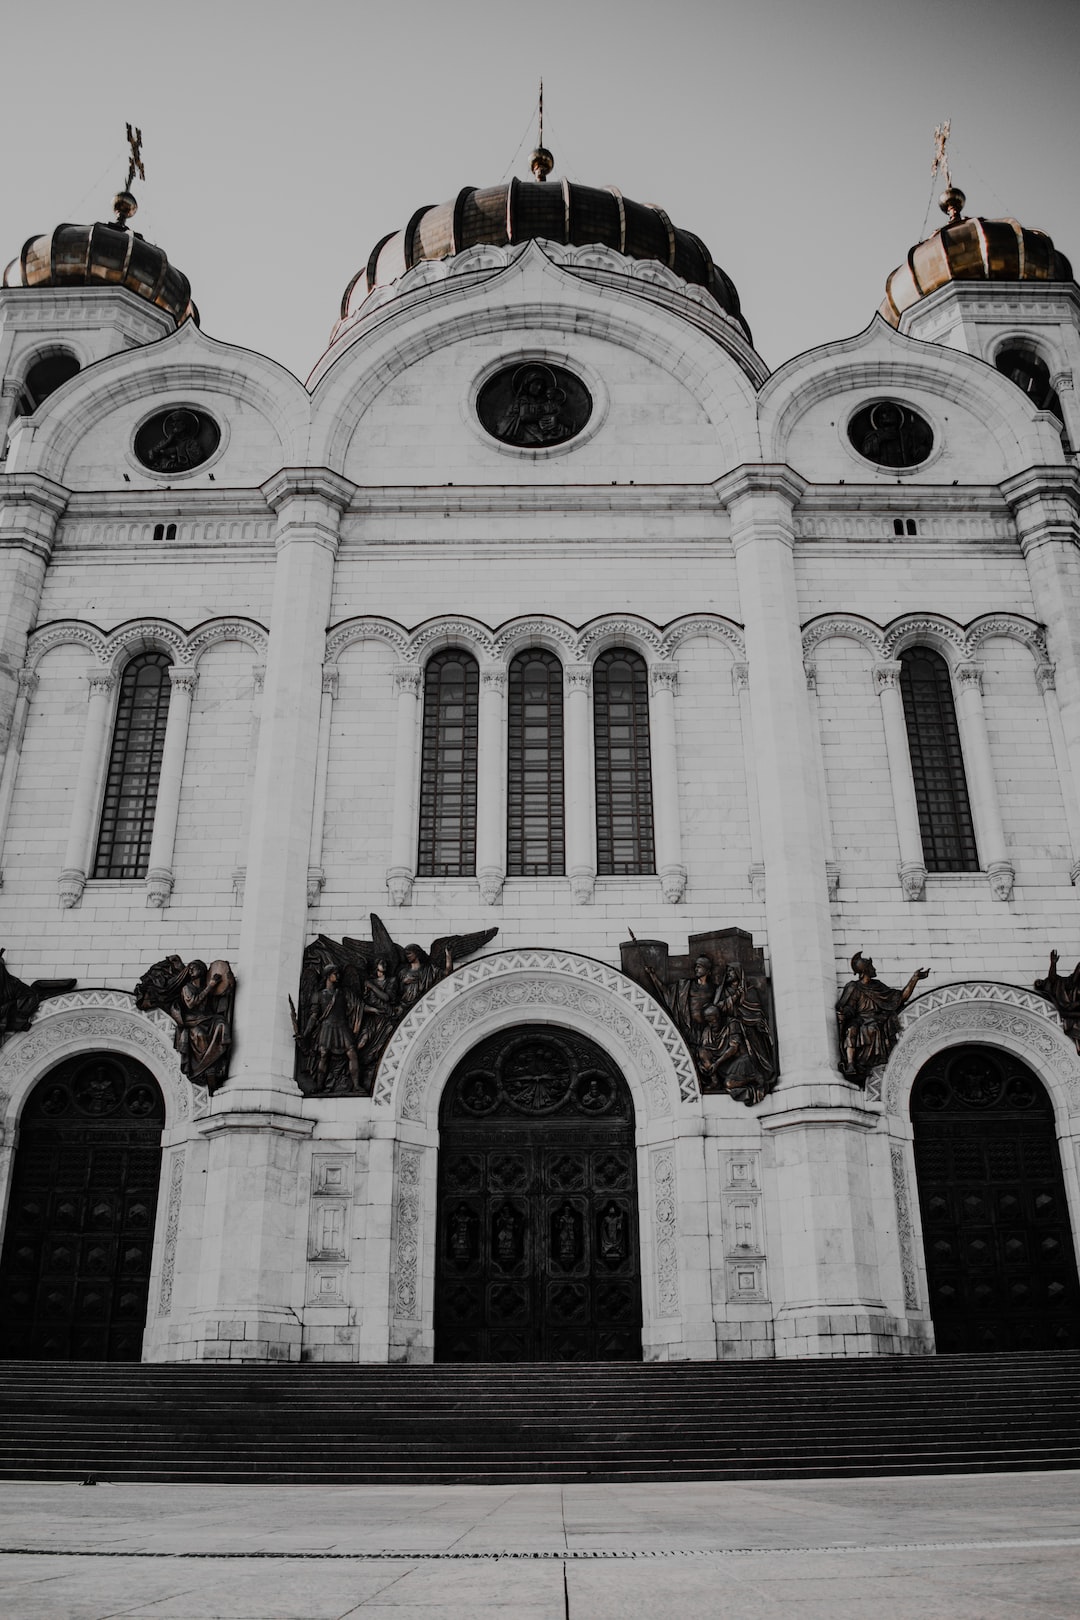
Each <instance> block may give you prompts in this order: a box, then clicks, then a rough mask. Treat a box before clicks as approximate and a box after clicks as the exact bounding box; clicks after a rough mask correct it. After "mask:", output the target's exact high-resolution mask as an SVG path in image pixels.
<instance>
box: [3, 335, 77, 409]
mask: <svg viewBox="0 0 1080 1620" xmlns="http://www.w3.org/2000/svg"><path fill="white" fill-rule="evenodd" d="M78 371H79V362H78V361H77V360H76V358H75V356H74V355H73V354H69V352H68V351H67V350H66V349H52V350H50V352H49V353H48V354H43V355H41V356H40V358H39V359H37V360H35V361H34V364H33V365H32V366H31V367H30V369H29V371H28V372H27V373H26V377H25V379H24V380H23V385H22V392H21V393H20V395H19V403H18V405H17V407H16V412H17V414H18V415H19V416H33V414H34V412H35V411H36V410H37V408H38V406H39V405H40V404H42V403H43V401H45V400H47V399H48V397H49V395H50V394H55V392H56V390H57V389H58V388H60V387H62V386H63V384H64V383H66V382H68V381H70V379H71V378H72V377H75V376H77V375H78Z"/></svg>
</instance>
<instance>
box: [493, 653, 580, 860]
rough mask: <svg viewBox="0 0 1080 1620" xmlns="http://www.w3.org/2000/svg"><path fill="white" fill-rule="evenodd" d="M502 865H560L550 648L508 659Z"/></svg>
mask: <svg viewBox="0 0 1080 1620" xmlns="http://www.w3.org/2000/svg"><path fill="white" fill-rule="evenodd" d="M508 703H509V716H508V718H509V750H508V760H509V769H508V775H507V795H506V805H507V827H506V832H507V838H506V849H507V866H506V870H507V873H508V875H509V876H510V877H558V876H561V875H562V873H563V872H565V870H566V828H565V816H564V811H563V672H562V665H561V664H560V662H559V660H558V659H557V658H556V657H555V655H554V653H549V652H543V651H541V650H539V649H534V650H532V651H529V652H523V653H518V655H517V657H516V658H515V659H514V661H513V663H512V664H511V665H510V679H509V683H508Z"/></svg>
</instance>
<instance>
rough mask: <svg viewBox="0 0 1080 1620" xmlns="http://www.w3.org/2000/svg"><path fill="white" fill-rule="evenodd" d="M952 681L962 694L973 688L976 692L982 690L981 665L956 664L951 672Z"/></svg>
mask: <svg viewBox="0 0 1080 1620" xmlns="http://www.w3.org/2000/svg"><path fill="white" fill-rule="evenodd" d="M953 679H954V680H955V681H956V685H957V687H958V689H959V690H960V691H961V692H962V691H965V690H967V689H971V688H974V690H975V691H976V692H981V691H982V689H983V672H982V665H981V664H957V666H956V668H955V669H954V670H953Z"/></svg>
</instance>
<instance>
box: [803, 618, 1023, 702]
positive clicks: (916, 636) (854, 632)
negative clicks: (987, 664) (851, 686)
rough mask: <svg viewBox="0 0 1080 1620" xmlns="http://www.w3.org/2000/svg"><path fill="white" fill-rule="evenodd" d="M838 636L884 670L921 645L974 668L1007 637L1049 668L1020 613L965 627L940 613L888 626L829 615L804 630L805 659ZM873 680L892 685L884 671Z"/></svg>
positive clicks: (896, 622) (900, 620)
mask: <svg viewBox="0 0 1080 1620" xmlns="http://www.w3.org/2000/svg"><path fill="white" fill-rule="evenodd" d="M837 636H840V637H847V638H848V639H849V640H852V641H858V642H861V643H862V645H863V646H864V647H865V648H866V649H867V651H868V652H869V653H870V654H871V656H872V657H873V658H874V660H875V662H876V664H877V665H878V666H879V667H880V666H885V669H887V666H888V665H890V664H892V663H893V661H894V660H895V659H896V657H897V654H898V653H899V652H900V651H902V649H903V648H904V647H907V646H910V645H913V644H914V643H916V642H928V643H929V644H931V645H932V646H936V647H937V648H938V649H939V650H940V651H941V652H943V653H945V654H946V656H947V657H948V659H949V662H950V663H951V664H952V665H953V666H954V667H956V666H958V665H959V666H964V665H972V664H974V660H975V658H976V655H977V653H978V651H979V648H980V647H981V646H982V644H983V642H984V641H986V640H988V639H989V638H990V637H991V636H1007V637H1008V638H1009V639H1010V640H1012V641H1019V642H1020V643H1021V644H1022V645H1023V646H1025V647H1026V648H1027V649H1028V651H1029V652H1030V654H1031V656H1032V659H1033V660H1034V662H1035V665H1036V668H1038V666H1040V665H1045V664H1047V663H1048V662H1049V658H1048V655H1047V650H1046V640H1045V637H1044V636H1043V633H1042V631H1041V629H1040V628H1039V626H1038V625H1037V624H1036V623H1035V622H1034V621H1033V620H1032V619H1026V618H1024V617H1023V615H1022V614H1019V613H984V614H983V615H981V617H979V618H977V619H972V621H971V623H970V624H968V625H966V626H965V625H960V624H957V623H956V621H955V620H953V619H947V618H945V617H944V615H942V614H935V613H905V614H903V615H901V617H900V618H898V619H892V620H891V621H890V622H889V623H888V624H887V625H884V626H883V625H879V624H875V623H874V621H873V620H872V619H864V618H863V617H862V616H861V615H860V614H857V613H830V614H826V615H824V616H823V617H822V618H820V619H812V620H811V621H810V623H809V624H808V625H807V626H806V628H805V629H804V630H803V638H802V644H803V657H804V659H806V660H807V661H810V660H811V659H812V655H813V653H814V652H815V650H816V649H817V648H818V647H819V646H820V645H821V643H822V642H823V641H830V640H832V639H833V637H837ZM974 667H976V668H978V667H979V666H977V665H975V666H974ZM874 678H875V681H876V682H877V684H878V685H879V687H880V686H881V685H882V684H891V683H890V682H889V681H888V680H887V676H886V674H885V672H884V670H883V673H882V674H881V675H880V676H879V674H878V670H877V669H875V671H874Z"/></svg>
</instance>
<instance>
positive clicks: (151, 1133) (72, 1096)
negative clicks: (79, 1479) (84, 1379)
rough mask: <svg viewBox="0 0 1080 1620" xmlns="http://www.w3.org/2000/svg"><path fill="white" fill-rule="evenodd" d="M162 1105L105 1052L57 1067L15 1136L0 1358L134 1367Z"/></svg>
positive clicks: (156, 1093) (0, 1296) (130, 1064)
mask: <svg viewBox="0 0 1080 1620" xmlns="http://www.w3.org/2000/svg"><path fill="white" fill-rule="evenodd" d="M164 1123H165V1104H164V1101H163V1099H162V1095H161V1091H160V1089H159V1087H158V1085H157V1082H156V1081H155V1079H154V1077H153V1075H152V1074H151V1073H150V1072H149V1070H148V1069H145V1068H144V1067H143V1066H142V1064H141V1063H136V1062H135V1060H134V1059H133V1058H128V1057H120V1056H118V1055H117V1054H116V1053H113V1052H93V1053H82V1054H80V1055H79V1056H77V1057H72V1058H68V1059H67V1060H66V1061H65V1062H64V1063H61V1064H60V1065H59V1066H58V1067H57V1068H55V1069H53V1070H51V1072H50V1073H49V1074H47V1075H45V1077H44V1078H43V1079H42V1080H40V1081H39V1082H38V1084H37V1085H36V1086H35V1088H34V1090H33V1091H32V1092H31V1094H30V1096H29V1098H28V1099H27V1103H26V1107H25V1108H24V1110H23V1115H22V1120H21V1122H20V1126H19V1146H18V1151H17V1152H16V1155H15V1166H14V1173H13V1176H12V1188H11V1202H10V1205H9V1209H8V1218H7V1229H6V1233H5V1238H4V1249H3V1256H2V1258H0V1355H2V1356H4V1357H9V1358H10V1357H19V1356H27V1357H32V1358H40V1359H43V1360H58V1361H138V1360H139V1357H140V1355H141V1353H142V1338H143V1328H144V1326H145V1323H146V1299H147V1293H148V1290H149V1286H150V1260H151V1252H152V1248H153V1241H154V1214H155V1210H156V1207H157V1192H158V1178H159V1175H160V1173H161V1131H162V1127H163V1125H164Z"/></svg>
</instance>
